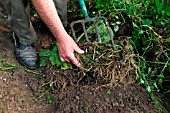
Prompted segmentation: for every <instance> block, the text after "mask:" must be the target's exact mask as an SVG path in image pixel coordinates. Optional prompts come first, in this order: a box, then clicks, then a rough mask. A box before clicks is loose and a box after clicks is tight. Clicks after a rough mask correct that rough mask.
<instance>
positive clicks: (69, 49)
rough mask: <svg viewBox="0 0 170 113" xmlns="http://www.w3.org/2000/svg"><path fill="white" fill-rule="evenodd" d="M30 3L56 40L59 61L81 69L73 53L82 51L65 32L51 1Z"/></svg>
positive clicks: (43, 0)
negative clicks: (70, 63)
mask: <svg viewBox="0 0 170 113" xmlns="http://www.w3.org/2000/svg"><path fill="white" fill-rule="evenodd" d="M32 3H33V5H34V7H35V9H36V11H37V12H38V14H39V15H40V17H41V18H42V20H43V21H44V22H45V24H46V25H47V26H48V27H49V29H50V30H51V32H52V33H53V35H54V37H55V38H56V40H57V43H58V49H59V54H60V59H61V61H63V62H65V61H66V62H70V61H71V62H72V63H73V64H75V65H76V66H77V67H81V64H80V63H79V62H78V60H77V59H76V57H75V56H74V51H76V52H78V53H84V51H83V50H81V49H80V48H79V47H78V45H77V44H76V43H75V41H74V40H73V39H72V38H71V37H70V36H69V35H68V34H67V32H66V31H65V29H64V27H63V25H62V22H61V20H60V18H59V16H58V13H57V10H56V8H55V5H54V2H53V0H32Z"/></svg>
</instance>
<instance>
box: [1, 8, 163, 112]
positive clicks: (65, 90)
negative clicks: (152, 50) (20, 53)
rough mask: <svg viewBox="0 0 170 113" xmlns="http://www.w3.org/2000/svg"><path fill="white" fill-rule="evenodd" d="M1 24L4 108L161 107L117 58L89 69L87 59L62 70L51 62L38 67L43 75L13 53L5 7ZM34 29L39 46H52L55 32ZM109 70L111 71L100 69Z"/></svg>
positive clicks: (140, 109)
mask: <svg viewBox="0 0 170 113" xmlns="http://www.w3.org/2000/svg"><path fill="white" fill-rule="evenodd" d="M0 26H1V31H0V48H1V49H0V113H19V112H20V113H83V112H87V113H112V112H113V113H158V112H160V110H159V109H158V107H157V106H155V105H154V104H153V102H152V100H151V99H150V96H149V95H148V94H147V93H146V91H145V89H144V88H143V87H142V86H141V85H139V84H138V83H136V82H135V78H133V77H132V75H130V74H129V71H130V70H131V69H130V67H129V66H128V65H123V64H122V65H121V67H120V68H119V67H118V66H117V63H116V62H115V61H114V62H113V63H112V64H110V65H109V68H108V67H107V68H103V67H101V66H99V67H92V68H88V67H90V65H92V64H88V65H87V67H86V69H84V70H80V69H77V68H76V67H74V66H73V67H72V69H68V70H61V69H60V68H57V67H55V66H53V65H52V64H51V63H48V65H47V66H46V67H40V68H39V69H37V70H36V72H40V73H42V74H43V76H42V75H37V74H34V73H35V71H34V72H29V71H28V70H25V69H23V68H22V67H18V66H21V65H20V64H19V63H18V62H17V61H16V59H15V55H14V54H13V52H14V44H13V41H12V38H11V30H10V27H9V25H8V22H7V16H6V13H5V11H4V10H3V7H2V6H0ZM36 32H37V35H38V40H37V42H36V44H35V45H36V48H37V50H38V51H41V50H42V49H44V48H49V47H50V42H51V40H53V39H52V36H51V35H50V34H49V33H47V32H44V31H42V29H41V30H40V29H36ZM81 47H82V48H84V49H85V47H83V46H81ZM89 47H92V48H93V46H89ZM108 51H109V50H108ZM87 54H88V53H87ZM125 54H126V53H125ZM83 63H85V62H83ZM7 64H8V65H7ZM11 65H12V66H11ZM7 67H13V68H10V69H7ZM87 68H88V69H87ZM106 71H108V72H107V73H108V75H107V74H106V75H105V74H102V73H106ZM96 73H97V74H96ZM103 75H104V76H103ZM114 75H115V76H114ZM50 86H51V87H50ZM52 86H53V87H52ZM49 88H51V89H50V91H48V90H49ZM46 92H47V93H46ZM40 96H42V97H41V98H39V97H40ZM50 97H51V98H50ZM38 98H39V99H38ZM35 100H37V101H36V102H35Z"/></svg>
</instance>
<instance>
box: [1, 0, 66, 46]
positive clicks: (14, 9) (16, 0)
mask: <svg viewBox="0 0 170 113" xmlns="http://www.w3.org/2000/svg"><path fill="white" fill-rule="evenodd" d="M0 2H1V3H2V4H3V6H4V8H5V10H6V11H7V13H8V22H9V24H10V27H11V29H12V30H13V31H14V32H15V33H16V35H17V36H18V37H19V41H20V43H22V44H25V45H30V44H33V43H34V42H35V41H36V39H37V35H36V33H35V30H34V28H33V26H32V23H31V21H30V0H0ZM53 2H54V4H55V7H56V9H57V12H58V14H59V17H60V19H61V21H62V24H63V26H64V27H66V26H67V0H53Z"/></svg>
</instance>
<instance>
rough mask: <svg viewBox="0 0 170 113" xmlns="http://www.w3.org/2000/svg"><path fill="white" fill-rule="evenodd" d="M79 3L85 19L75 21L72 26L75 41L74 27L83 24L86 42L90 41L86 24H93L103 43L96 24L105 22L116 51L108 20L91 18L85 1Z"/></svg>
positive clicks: (101, 17) (99, 16) (97, 17)
mask: <svg viewBox="0 0 170 113" xmlns="http://www.w3.org/2000/svg"><path fill="white" fill-rule="evenodd" d="M78 1H79V5H80V7H81V10H82V12H83V15H84V17H85V19H81V20H77V21H73V22H72V23H71V24H70V27H71V31H72V36H73V38H74V40H75V41H77V37H76V33H75V30H74V25H75V24H78V23H81V24H82V27H83V31H84V35H85V38H86V41H90V40H89V38H88V35H87V30H86V26H85V23H87V22H92V23H93V24H94V28H95V31H96V34H97V38H98V41H99V42H102V41H101V36H100V34H99V30H98V26H97V23H96V22H97V21H98V20H104V23H105V24H106V27H107V30H108V33H109V36H110V39H111V42H112V45H113V48H114V49H115V47H114V41H113V34H112V33H111V29H110V27H109V23H108V21H107V19H106V18H105V17H104V16H101V15H98V16H95V17H92V18H91V17H89V15H88V12H87V8H86V4H85V2H84V0H78Z"/></svg>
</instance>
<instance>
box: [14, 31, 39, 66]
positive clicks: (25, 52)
mask: <svg viewBox="0 0 170 113" xmlns="http://www.w3.org/2000/svg"><path fill="white" fill-rule="evenodd" d="M12 37H13V39H14V43H15V54H16V59H17V60H18V61H19V63H21V64H22V65H24V66H25V67H27V68H28V69H37V68H38V56H37V53H36V50H35V48H34V46H33V45H24V44H21V43H19V39H18V37H17V35H16V34H15V33H14V32H13V34H12Z"/></svg>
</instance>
